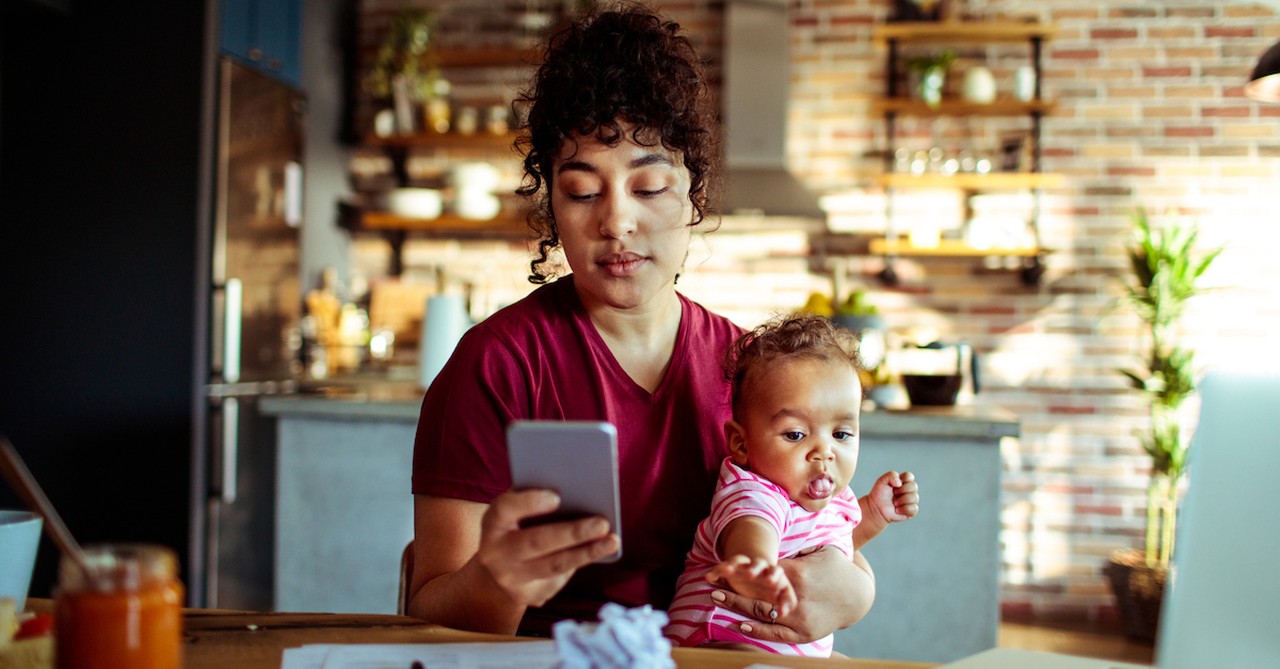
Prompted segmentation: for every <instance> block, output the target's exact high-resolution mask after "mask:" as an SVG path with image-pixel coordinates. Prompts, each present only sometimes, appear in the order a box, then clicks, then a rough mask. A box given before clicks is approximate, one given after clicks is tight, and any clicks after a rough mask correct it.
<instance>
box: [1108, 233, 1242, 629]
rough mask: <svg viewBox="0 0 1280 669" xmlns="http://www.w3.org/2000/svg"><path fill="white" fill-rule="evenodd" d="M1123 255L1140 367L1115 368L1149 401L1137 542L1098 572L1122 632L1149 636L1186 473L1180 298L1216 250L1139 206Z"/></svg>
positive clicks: (1192, 290)
mask: <svg viewBox="0 0 1280 669" xmlns="http://www.w3.org/2000/svg"><path fill="white" fill-rule="evenodd" d="M1132 222H1133V233H1134V236H1133V242H1132V243H1131V245H1130V246H1129V249H1128V255H1129V261H1130V264H1131V269H1132V272H1133V276H1132V279H1133V280H1132V281H1131V282H1129V283H1128V284H1127V285H1126V295H1125V296H1126V298H1127V300H1128V302H1129V303H1130V304H1131V305H1132V306H1133V307H1134V309H1135V310H1136V311H1137V314H1138V317H1139V318H1140V319H1141V320H1142V323H1143V325H1144V329H1145V332H1144V337H1145V340H1146V352H1145V357H1146V360H1145V366H1144V367H1143V368H1141V369H1138V370H1131V369H1128V370H1120V371H1121V373H1123V374H1124V375H1125V377H1127V378H1128V380H1129V381H1130V383H1131V384H1132V385H1133V387H1134V388H1135V389H1136V390H1137V391H1138V392H1140V393H1142V394H1143V396H1144V397H1145V399H1146V400H1147V404H1148V411H1149V415H1150V421H1151V422H1150V427H1149V428H1148V429H1147V430H1146V433H1145V434H1143V435H1142V447H1143V450H1145V451H1146V452H1147V454H1148V455H1150V456H1151V477H1150V480H1149V482H1148V485H1147V520H1146V535H1145V541H1144V546H1143V549H1142V550H1141V551H1139V550H1136V549H1130V550H1127V551H1117V552H1116V553H1113V554H1112V556H1111V558H1110V560H1109V562H1108V564H1107V566H1106V567H1105V568H1104V571H1105V573H1106V574H1107V576H1108V578H1109V579H1110V581H1111V586H1112V590H1113V591H1114V593H1115V595H1116V604H1117V607H1118V609H1119V611H1120V616H1121V620H1122V622H1123V623H1124V626H1125V633H1126V634H1127V635H1129V636H1131V637H1134V638H1139V639H1146V640H1151V639H1154V638H1155V631H1156V627H1157V623H1158V620H1159V614H1160V601H1161V599H1162V598H1163V595H1164V582H1165V576H1166V574H1167V572H1168V568H1169V558H1170V557H1171V556H1172V554H1173V544H1174V537H1175V532H1176V528H1177V513H1178V491H1179V483H1180V482H1181V480H1182V476H1183V474H1184V473H1185V472H1186V463H1187V450H1188V448H1189V446H1190V435H1189V434H1188V431H1187V430H1184V429H1183V421H1182V417H1181V415H1180V412H1179V409H1180V407H1181V406H1182V404H1183V402H1184V401H1185V400H1186V399H1187V398H1188V397H1190V396H1191V394H1192V393H1193V392H1194V391H1195V370H1194V368H1193V362H1194V357H1195V356H1194V352H1193V351H1192V350H1191V349H1189V348H1187V347H1186V346H1185V345H1184V344H1182V343H1181V342H1179V341H1178V333H1177V325H1178V322H1179V320H1180V318H1181V316H1182V313H1183V311H1184V309H1185V307H1186V304H1187V301H1188V300H1190V299H1191V298H1192V297H1195V296H1196V295H1198V294H1200V293H1201V292H1202V289H1201V288H1200V287H1199V285H1198V283H1199V280H1200V277H1201V276H1202V275H1203V274H1204V273H1205V271H1206V270H1208V269H1209V266H1210V265H1211V264H1212V263H1213V261H1214V259H1216V258H1217V257H1218V255H1219V253H1221V251H1222V249H1213V250H1208V251H1204V252H1200V251H1197V249H1196V238H1197V231H1196V230H1195V228H1194V227H1193V226H1188V225H1183V224H1180V223H1177V222H1174V223H1172V224H1170V225H1168V226H1166V227H1165V228H1163V229H1159V228H1155V227H1152V225H1151V222H1150V221H1149V220H1148V218H1147V214H1146V211H1145V210H1143V209H1142V208H1139V209H1138V210H1137V211H1135V212H1134V214H1133V216H1132Z"/></svg>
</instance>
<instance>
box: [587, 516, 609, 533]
mask: <svg viewBox="0 0 1280 669" xmlns="http://www.w3.org/2000/svg"><path fill="white" fill-rule="evenodd" d="M588 531H589V532H591V533H592V534H604V533H605V532H608V531H609V523H607V522H605V521H603V520H600V519H598V518H597V519H596V520H593V521H591V525H590V526H589V527H588Z"/></svg>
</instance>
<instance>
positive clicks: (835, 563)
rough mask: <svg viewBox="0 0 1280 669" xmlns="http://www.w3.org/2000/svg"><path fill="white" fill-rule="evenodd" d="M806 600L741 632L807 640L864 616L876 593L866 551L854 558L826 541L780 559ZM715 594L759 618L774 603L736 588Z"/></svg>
mask: <svg viewBox="0 0 1280 669" xmlns="http://www.w3.org/2000/svg"><path fill="white" fill-rule="evenodd" d="M778 564H779V565H780V566H781V567H782V569H783V571H785V572H786V574H787V578H788V579H789V580H790V581H791V583H792V585H793V586H794V587H795V590H796V594H797V596H798V597H799V600H800V602H801V605H800V606H798V607H796V609H795V610H794V611H792V612H791V613H790V614H789V615H785V616H779V617H778V619H777V621H776V622H773V623H764V622H758V623H747V624H744V625H743V626H742V631H743V632H744V633H746V634H749V635H750V636H753V637H755V638H757V639H763V640H766V641H781V642H786V643H807V642H810V641H813V640H815V639H821V638H822V637H824V636H827V635H828V634H831V633H833V632H835V631H836V630H839V629H844V628H846V627H849V626H850V625H853V624H854V623H856V622H858V621H859V620H862V617H863V616H865V615H866V614H867V612H868V611H870V610H871V604H872V602H874V601H875V597H876V584H875V576H874V574H873V573H872V571H871V566H870V565H869V564H867V561H866V559H865V558H863V557H862V552H861V551H858V552H855V553H854V556H853V560H850V559H849V557H848V556H847V555H845V554H844V552H843V551H841V550H839V549H837V548H834V547H832V546H825V547H823V548H820V549H818V550H817V551H814V552H812V553H809V554H807V555H804V556H802V557H796V558H791V559H787V560H780V561H779V562H778ZM712 598H713V599H715V600H717V601H719V602H721V603H722V605H723V606H725V607H727V608H730V609H733V610H734V611H737V612H738V613H741V614H742V615H745V616H747V617H750V618H754V619H756V620H769V611H770V610H771V609H772V606H773V605H772V604H770V603H769V602H766V601H762V600H758V599H751V598H748V597H743V596H741V595H738V594H735V593H733V592H731V591H728V590H724V591H716V592H715V593H713V594H712Z"/></svg>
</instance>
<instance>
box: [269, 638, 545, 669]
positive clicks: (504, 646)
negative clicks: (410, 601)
mask: <svg viewBox="0 0 1280 669" xmlns="http://www.w3.org/2000/svg"><path fill="white" fill-rule="evenodd" d="M415 660H416V661H418V662H421V663H422V664H423V665H424V666H426V667H430V669H507V668H510V669H523V668H528V669H553V668H554V667H555V666H556V663H557V662H558V661H559V656H557V655H556V647H555V642H553V641H515V642H510V643H424V644H313V645H307V646H302V647H300V648H287V649H285V651H284V657H283V659H282V660H281V664H280V669H409V666H410V665H411V664H412V663H413V662H414V661H415Z"/></svg>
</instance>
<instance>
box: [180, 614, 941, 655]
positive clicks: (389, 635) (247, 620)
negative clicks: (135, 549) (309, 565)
mask: <svg viewBox="0 0 1280 669" xmlns="http://www.w3.org/2000/svg"><path fill="white" fill-rule="evenodd" d="M185 623H186V630H185V635H186V664H185V669H215V668H216V669H222V668H224V667H238V668H240V669H280V660H281V655H282V653H283V652H284V649H285V648H292V647H297V646H302V645H305V644H315V643H330V644H346V643H386V644H396V643H453V642H481V641H483V642H494V641H502V642H511V643H521V642H522V640H521V639H519V638H517V637H512V636H503V635H496V634H481V633H478V632H463V631H459V630H454V629H449V628H446V627H440V626H438V625H431V624H428V623H425V622H423V621H421V620H418V619H416V618H408V617H405V616H395V615H375V614H341V613H251V612H234V611H212V610H203V609H189V610H187V612H186V615H185ZM523 641H528V639H524V640H523ZM672 656H673V658H674V659H675V661H676V665H677V666H678V667H680V668H681V669H740V668H742V667H747V666H749V665H751V664H756V663H760V662H767V663H768V664H770V665H775V666H781V667H796V668H799V669H804V668H806V667H813V668H822V667H829V668H841V667H843V668H844V669H923V668H924V667H930V666H933V665H928V664H919V663H914V662H898V661H890V660H861V659H843V658H832V659H817V658H803V657H785V656H779V655H770V656H768V657H767V658H765V657H762V656H761V655H759V654H756V653H749V652H742V651H730V650H710V649H700V648H677V649H675V650H674V651H673V653H672Z"/></svg>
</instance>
